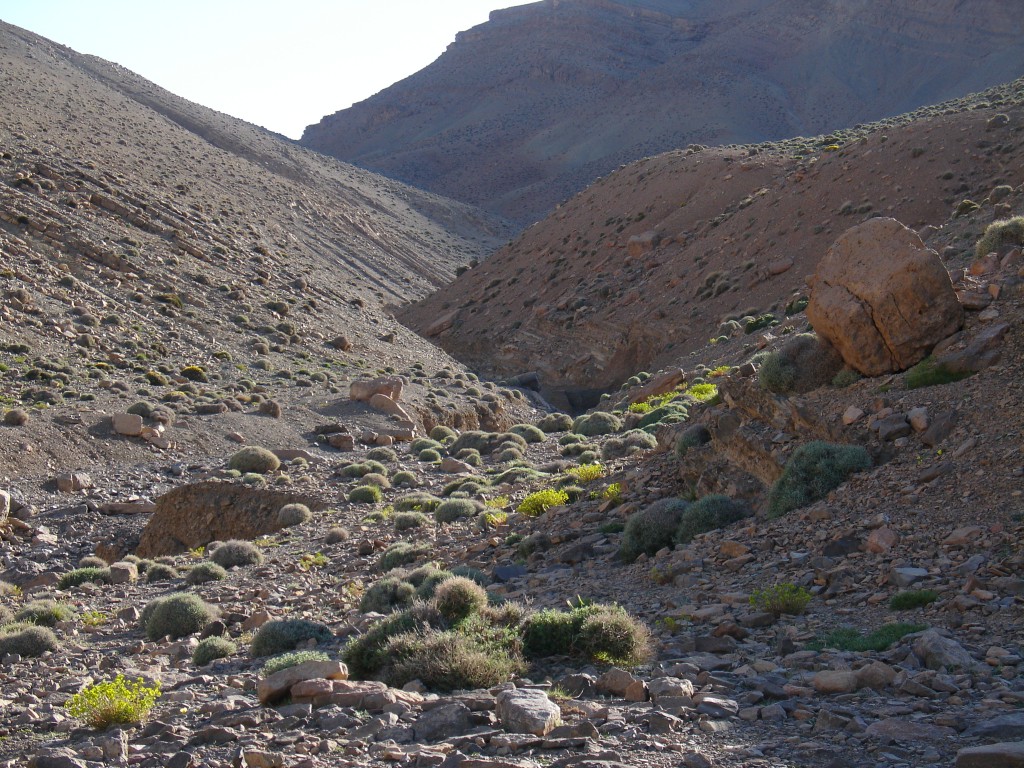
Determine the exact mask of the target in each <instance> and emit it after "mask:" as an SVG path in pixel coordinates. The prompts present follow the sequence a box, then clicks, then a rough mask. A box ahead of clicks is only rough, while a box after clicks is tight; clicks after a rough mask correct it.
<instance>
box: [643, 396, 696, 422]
mask: <svg viewBox="0 0 1024 768" xmlns="http://www.w3.org/2000/svg"><path fill="white" fill-rule="evenodd" d="M689 415H690V414H689V411H688V410H687V409H686V403H685V402H684V401H682V400H676V401H674V402H671V403H666V404H665V405H661V406H658V407H657V408H653V409H651V410H650V411H648V412H647V413H645V414H644V415H643V418H641V419H640V421H638V422H637V425H636V426H637V428H638V429H648V428H653V427H655V426H657V425H659V424H678V423H679V422H681V421H686V419H687V418H688V417H689Z"/></svg>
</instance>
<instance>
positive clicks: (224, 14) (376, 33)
mask: <svg viewBox="0 0 1024 768" xmlns="http://www.w3.org/2000/svg"><path fill="white" fill-rule="evenodd" d="M526 1H527V0H333V2H331V1H330V0H290V1H289V2H270V1H269V0H205V2H204V1H200V0H175V2H154V1H151V0H142V1H141V2H140V0H0V19H2V20H3V21H6V22H8V23H10V24H14V25H16V26H19V27H23V28H25V29H28V30H30V31H31V32H35V33H36V34H39V35H42V36H43V37H48V38H50V39H51V40H54V41H55V42H58V43H62V44H64V45H67V46H69V47H71V48H74V49H75V50H76V51H78V52H80V53H89V54H93V55H95V56H99V57H101V58H104V59H108V60H110V61H114V62H116V63H118V64H121V65H123V66H125V67H127V68H128V69H130V70H132V71H134V72H137V73H138V74H140V75H142V76H143V77H145V78H147V79H148V80H152V81H153V82H154V83H156V84H157V85H159V86H162V87H163V88H166V89H167V90H169V91H171V92H172V93H175V94H177V95H179V96H183V97H185V98H186V99H189V100H190V101H194V102H197V103H199V104H202V105H203V106H207V107H211V108H213V109H216V110H218V111H221V112H226V113H227V114H229V115H233V116H235V117H240V118H242V119H243V120H247V121H249V122H251V123H255V124H256V125H261V126H263V127H264V128H269V129H270V130H272V131H276V132H278V133H282V134H284V135H285V136H289V137H291V138H295V139H297V138H299V136H301V134H302V130H303V129H304V128H305V127H306V126H307V125H309V124H311V123H317V122H319V121H320V118H321V117H323V116H324V115H329V114H332V113H334V112H337V111H338V110H340V109H345V108H347V107H349V106H351V105H352V104H354V103H356V102H358V101H362V100H363V99H366V98H368V97H370V96H372V95H373V94H375V93H377V92H378V91H381V90H383V89H384V88H386V87H388V86H389V85H391V84H392V83H395V82H397V81H399V80H401V79H403V78H405V77H408V76H409V75H411V74H413V73H414V72H417V71H419V70H420V69H423V67H425V66H426V65H428V64H430V63H431V62H432V61H434V60H435V59H436V58H437V57H438V56H440V55H441V54H442V53H443V52H444V50H445V48H447V47H448V45H449V44H450V43H452V42H453V41H454V40H455V35H456V33H458V32H460V31H462V30H466V29H469V28H470V27H473V26H476V25H477V24H481V23H483V22H485V21H487V16H488V14H489V12H490V11H491V10H494V9H495V8H505V7H510V6H513V5H520V4H523V3H524V2H526Z"/></svg>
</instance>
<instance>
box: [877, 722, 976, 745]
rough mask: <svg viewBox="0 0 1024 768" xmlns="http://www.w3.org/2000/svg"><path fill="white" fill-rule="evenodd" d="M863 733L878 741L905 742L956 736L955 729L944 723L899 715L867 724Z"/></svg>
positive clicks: (940, 739)
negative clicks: (916, 720)
mask: <svg viewBox="0 0 1024 768" xmlns="http://www.w3.org/2000/svg"><path fill="white" fill-rule="evenodd" d="M864 733H865V734H866V735H867V736H868V737H870V738H872V739H878V740H880V741H901V742H905V743H917V742H932V741H938V742H941V741H945V740H947V739H953V738H956V730H955V729H953V728H948V727H946V726H944V725H931V724H929V723H918V722H915V721H913V720H907V719H904V718H901V717H890V718H886V719H885V720H879V721H877V722H874V723H872V724H871V725H869V726H868V727H867V728H866V729H865V731H864Z"/></svg>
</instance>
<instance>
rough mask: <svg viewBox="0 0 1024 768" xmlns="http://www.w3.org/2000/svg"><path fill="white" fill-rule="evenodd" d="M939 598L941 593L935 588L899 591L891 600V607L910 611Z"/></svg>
mask: <svg viewBox="0 0 1024 768" xmlns="http://www.w3.org/2000/svg"><path fill="white" fill-rule="evenodd" d="M938 599H939V593H938V592H936V591H935V590H934V589H915V590H910V591H907V592H897V593H896V594H895V595H893V596H892V599H891V600H889V609H890V610H893V611H909V610H912V609H914V608H924V607H925V606H926V605H931V604H932V603H934V602H935V601H936V600H938Z"/></svg>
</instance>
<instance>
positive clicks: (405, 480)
mask: <svg viewBox="0 0 1024 768" xmlns="http://www.w3.org/2000/svg"><path fill="white" fill-rule="evenodd" d="M391 484H392V485H393V486H395V487H396V488H415V487H416V486H417V485H419V483H418V481H417V480H416V474H415V473H414V472H409V471H407V470H402V471H401V472H395V474H394V476H393V477H392V478H391Z"/></svg>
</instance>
